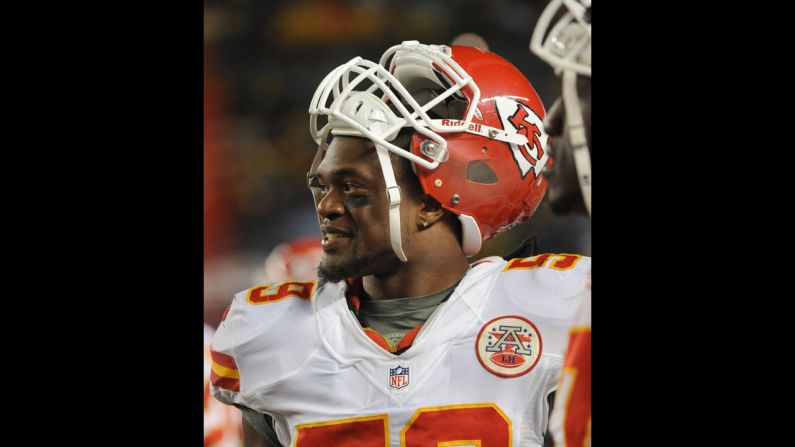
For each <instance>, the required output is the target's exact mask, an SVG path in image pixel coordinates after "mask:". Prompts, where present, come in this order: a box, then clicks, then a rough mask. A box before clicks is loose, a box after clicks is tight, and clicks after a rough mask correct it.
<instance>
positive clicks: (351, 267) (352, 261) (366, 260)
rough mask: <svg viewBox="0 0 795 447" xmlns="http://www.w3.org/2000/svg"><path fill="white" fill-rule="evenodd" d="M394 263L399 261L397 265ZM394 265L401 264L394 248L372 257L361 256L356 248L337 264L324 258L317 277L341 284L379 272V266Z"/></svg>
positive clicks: (322, 280) (323, 280) (324, 280)
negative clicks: (341, 282) (349, 279)
mask: <svg viewBox="0 0 795 447" xmlns="http://www.w3.org/2000/svg"><path fill="white" fill-rule="evenodd" d="M394 261H397V263H395V262H394ZM393 264H397V265H394V266H393V268H394V267H399V264H401V262H400V260H399V259H398V258H397V256H396V255H395V253H394V252H393V251H392V248H391V247H390V248H389V249H385V250H383V251H380V252H378V253H375V254H373V255H371V256H365V255H361V254H359V252H358V251H357V250H356V248H355V247H353V248H351V250H350V252H349V254H348V256H346V257H345V259H342V260H339V261H337V262H336V263H331V262H329V260H328V257H324V258H323V259H322V260H321V261H320V265H319V266H318V268H317V276H318V278H320V280H321V282H339V281H343V280H345V279H348V278H352V277H354V278H355V277H362V276H366V275H368V274H372V273H373V272H375V271H378V270H380V269H378V266H379V265H388V266H389V265H393Z"/></svg>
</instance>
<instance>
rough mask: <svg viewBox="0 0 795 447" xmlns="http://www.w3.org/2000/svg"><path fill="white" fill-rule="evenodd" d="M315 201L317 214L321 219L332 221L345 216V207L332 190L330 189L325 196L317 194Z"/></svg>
mask: <svg viewBox="0 0 795 447" xmlns="http://www.w3.org/2000/svg"><path fill="white" fill-rule="evenodd" d="M318 199H319V200H318ZM315 201H316V202H317V214H318V216H320V218H321V219H332V220H333V219H336V218H337V217H340V216H342V215H343V214H345V205H344V204H343V203H342V200H340V198H339V195H338V194H337V193H336V192H335V189H334V188H330V189H329V190H328V191H327V192H326V193H325V194H324V193H318V194H317V196H316V197H315Z"/></svg>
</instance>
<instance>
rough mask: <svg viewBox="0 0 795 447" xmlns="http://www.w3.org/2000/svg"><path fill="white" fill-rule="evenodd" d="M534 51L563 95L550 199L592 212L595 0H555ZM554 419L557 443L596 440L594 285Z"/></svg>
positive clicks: (577, 324)
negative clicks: (555, 76) (593, 433)
mask: <svg viewBox="0 0 795 447" xmlns="http://www.w3.org/2000/svg"><path fill="white" fill-rule="evenodd" d="M530 48H531V50H532V51H533V52H534V53H535V54H537V55H538V56H539V57H541V58H542V59H543V60H545V61H547V62H548V63H549V64H550V65H552V67H554V68H555V71H556V73H557V74H558V75H559V76H560V77H561V79H562V81H563V85H562V94H563V95H562V98H561V99H558V101H556V102H555V104H554V105H553V106H552V108H551V109H550V111H549V114H548V115H547V118H546V122H545V128H546V131H547V133H548V134H549V135H550V137H551V147H550V151H551V152H552V154H553V156H554V157H555V164H554V166H552V167H551V169H548V170H547V171H545V172H544V174H545V175H547V176H548V177H549V178H550V187H549V191H548V193H547V199H548V200H549V203H550V205H551V207H552V209H553V210H554V211H556V212H557V213H561V214H565V213H579V214H585V215H588V216H590V214H591V151H590V147H591V2H590V0H580V1H577V0H553V1H552V2H550V4H549V5H548V6H547V7H546V8H545V9H544V11H543V12H542V14H541V17H539V21H538V23H537V24H536V27H535V29H534V30H533V36H532V38H531V41H530ZM556 394H557V396H556V397H555V405H554V408H553V411H552V416H551V420H550V432H551V433H552V436H553V438H554V440H555V445H556V446H557V447H567V446H578V447H579V446H590V445H591V286H590V272H589V274H588V284H587V287H586V288H585V290H583V293H582V294H581V296H580V298H579V308H578V310H577V313H576V316H575V318H574V320H573V321H572V323H571V328H570V329H569V345H568V348H567V351H566V355H565V360H564V366H563V372H562V375H561V378H560V384H559V389H558V391H557V393H556Z"/></svg>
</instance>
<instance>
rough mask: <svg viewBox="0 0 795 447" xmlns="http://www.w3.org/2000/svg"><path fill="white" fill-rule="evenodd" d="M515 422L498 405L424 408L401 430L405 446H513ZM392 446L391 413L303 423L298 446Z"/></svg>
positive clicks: (401, 437) (297, 428) (401, 440)
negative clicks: (390, 444) (390, 435)
mask: <svg viewBox="0 0 795 447" xmlns="http://www.w3.org/2000/svg"><path fill="white" fill-rule="evenodd" d="M512 433H513V432H512V429H511V421H510V420H509V419H508V417H507V416H506V415H505V413H503V412H502V410H500V408H499V407H498V406H497V405H496V404H492V403H489V404H472V405H448V406H444V407H425V408H420V409H418V410H417V411H416V412H414V415H413V416H412V417H411V419H409V421H408V423H406V425H405V426H404V427H403V429H402V430H401V431H400V445H401V447H442V446H477V447H508V446H510V445H512V440H511V438H512V436H513V434H512ZM344 445H356V446H362V447H389V416H388V415H386V414H379V415H375V416H365V417H360V418H352V419H340V420H335V421H326V422H318V423H312V424H299V425H297V426H296V436H295V447H308V446H329V447H331V446H344Z"/></svg>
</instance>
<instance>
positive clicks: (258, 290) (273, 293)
mask: <svg viewBox="0 0 795 447" xmlns="http://www.w3.org/2000/svg"><path fill="white" fill-rule="evenodd" d="M316 284H317V283H316V282H314V281H311V282H283V283H281V284H271V285H267V286H262V287H254V288H253V289H249V291H248V294H247V295H246V301H248V302H249V303H251V304H264V303H275V302H277V301H281V300H283V299H285V298H288V297H291V296H294V297H296V298H300V299H302V300H308V299H310V298H311V297H312V292H313V291H314V290H315V285H316Z"/></svg>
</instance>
